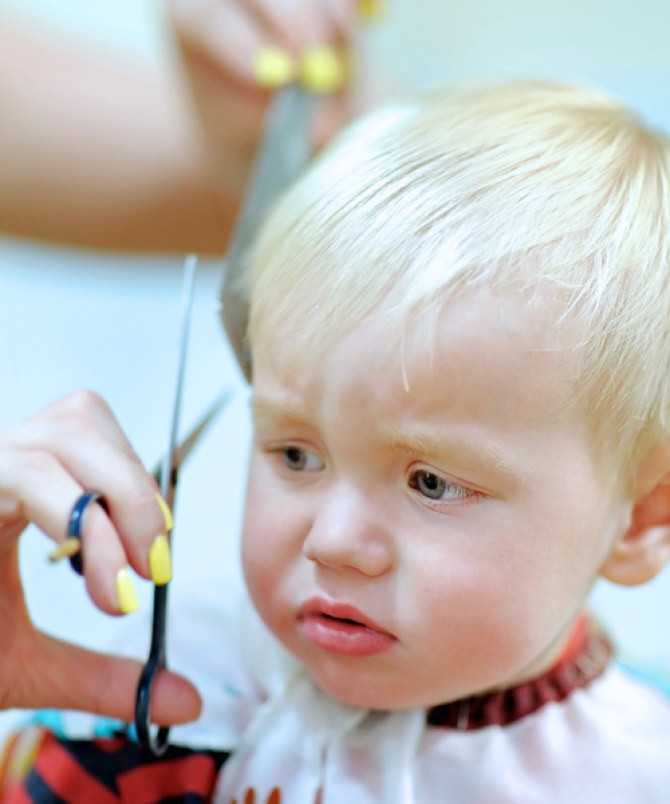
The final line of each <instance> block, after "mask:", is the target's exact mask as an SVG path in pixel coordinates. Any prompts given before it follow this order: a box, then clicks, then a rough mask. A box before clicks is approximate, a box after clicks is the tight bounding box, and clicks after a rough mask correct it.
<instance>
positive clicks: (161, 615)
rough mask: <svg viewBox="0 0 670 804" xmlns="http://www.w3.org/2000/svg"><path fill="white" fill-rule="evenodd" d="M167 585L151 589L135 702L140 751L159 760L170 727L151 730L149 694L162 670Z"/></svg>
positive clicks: (165, 745)
mask: <svg viewBox="0 0 670 804" xmlns="http://www.w3.org/2000/svg"><path fill="white" fill-rule="evenodd" d="M167 591H168V585H167V584H166V585H165V586H156V587H154V616H153V622H152V626H151V647H150V649H149V658H148V659H147V662H146V664H145V665H144V668H143V670H142V675H141V676H140V681H139V684H138V685H137V695H136V698H135V730H136V732H137V741H138V743H139V744H140V747H141V748H144V749H148V750H150V751H151V753H152V754H154V755H155V756H161V755H162V754H164V753H165V751H166V750H167V747H168V736H169V734H170V727H169V726H159V727H158V728H157V730H156V731H155V732H153V731H152V729H151V719H150V708H151V693H152V691H153V686H154V681H155V680H156V676H157V675H158V672H159V671H160V670H162V669H163V668H164V667H165V619H166V615H167Z"/></svg>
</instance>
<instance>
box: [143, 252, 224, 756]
mask: <svg viewBox="0 0 670 804" xmlns="http://www.w3.org/2000/svg"><path fill="white" fill-rule="evenodd" d="M196 264H197V259H196V258H195V256H193V255H189V256H188V257H187V258H186V262H185V263H184V272H183V280H182V292H181V308H182V309H181V316H180V318H181V331H180V341H179V352H178V360H177V377H176V382H175V391H174V399H173V405H172V416H171V420H170V432H169V437H168V448H167V450H166V452H165V454H164V456H163V460H162V462H161V463H160V464H159V465H158V466H157V467H156V469H155V470H154V478H155V479H156V481H157V482H158V483H159V485H160V489H161V494H162V495H163V499H164V500H165V501H166V502H167V504H168V507H169V508H170V510H174V502H175V493H176V489H177V478H178V472H179V468H180V467H181V465H182V463H183V462H184V461H185V460H186V458H187V457H188V456H189V454H190V452H191V451H192V449H193V447H194V446H195V445H196V444H197V443H198V442H199V440H200V438H201V437H202V435H203V433H204V432H205V430H206V429H207V428H208V427H209V425H210V424H211V423H212V422H213V421H214V419H215V418H216V416H217V415H218V414H219V413H220V411H221V410H222V409H223V408H224V406H225V405H226V404H227V402H228V400H229V399H230V396H231V394H230V392H226V391H224V392H223V393H221V394H220V395H219V396H218V397H217V398H216V399H215V400H214V402H213V403H212V404H211V405H210V406H209V408H208V409H207V410H206V411H205V413H204V415H203V416H202V417H201V418H200V420H199V421H198V422H197V423H196V425H195V426H194V427H193V429H192V430H191V432H190V433H189V434H188V435H187V436H186V438H185V439H184V440H183V441H182V442H181V443H177V432H178V428H179V418H180V412H181V401H182V391H183V387H184V376H185V371H186V356H187V352H188V336H189V329H190V320H191V314H192V309H193V290H194V284H195V269H196ZM168 586H169V584H165V585H162V586H154V600H153V615H152V624H151V644H150V648H149V657H148V659H147V661H146V664H145V665H144V668H143V670H142V674H141V676H140V680H139V683H138V686H137V694H136V698H135V730H136V732H137V741H138V743H139V744H140V746H141V747H142V748H145V749H148V750H149V751H151V753H152V754H154V755H155V756H160V755H161V754H163V753H165V751H166V749H167V747H168V735H169V732H170V729H169V727H167V726H161V727H159V728H158V730H157V732H155V733H154V732H152V729H151V724H150V719H149V709H150V705H151V692H152V689H153V684H154V681H155V679H156V676H157V674H158V672H159V671H160V670H161V669H163V668H164V667H165V666H166V657H165V650H166V619H167V602H168Z"/></svg>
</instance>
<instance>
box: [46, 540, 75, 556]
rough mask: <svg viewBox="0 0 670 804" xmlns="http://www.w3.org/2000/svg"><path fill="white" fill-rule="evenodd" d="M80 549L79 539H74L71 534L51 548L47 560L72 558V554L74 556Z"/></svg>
mask: <svg viewBox="0 0 670 804" xmlns="http://www.w3.org/2000/svg"><path fill="white" fill-rule="evenodd" d="M80 550H81V540H80V539H75V538H74V537H73V536H71V537H70V538H68V539H65V540H64V541H62V542H61V543H60V544H59V545H58V547H56V548H55V549H54V550H52V551H51V552H50V553H49V555H48V556H47V558H48V559H49V561H59V560H60V559H61V558H72V556H76V555H77V553H78V552H79V551H80Z"/></svg>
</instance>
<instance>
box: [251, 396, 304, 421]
mask: <svg viewBox="0 0 670 804" xmlns="http://www.w3.org/2000/svg"><path fill="white" fill-rule="evenodd" d="M251 414H252V416H253V419H254V421H270V422H286V421H290V422H291V423H293V424H304V425H309V424H312V420H311V419H310V418H309V417H308V416H307V415H305V412H304V410H303V409H302V408H301V407H300V406H299V405H296V404H293V403H291V402H290V401H289V400H282V401H281V402H275V401H271V400H269V399H267V398H264V397H259V396H252V397H251Z"/></svg>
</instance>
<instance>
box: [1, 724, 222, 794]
mask: <svg viewBox="0 0 670 804" xmlns="http://www.w3.org/2000/svg"><path fill="white" fill-rule="evenodd" d="M31 732H32V734H31V739H33V740H34V741H35V746H34V749H33V748H30V747H27V746H26V745H25V740H24V744H23V746H21V745H20V744H19V743H20V740H18V739H17V738H15V740H14V742H13V744H12V745H10V747H9V749H8V752H7V755H6V757H5V760H4V763H3V772H2V773H3V777H2V778H0V801H2V802H3V804H38V803H39V804H60V803H61V802H71V804H78V803H79V802H81V804H92V803H93V802H95V804H119V802H132V804H158V803H159V802H168V801H169V802H171V804H172V802H178V801H179V802H188V803H189V804H199V802H205V801H209V800H210V799H211V796H212V793H213V791H214V785H215V783H216V778H217V775H218V772H219V769H220V767H221V765H222V764H223V762H224V761H225V759H226V757H227V754H225V753H220V752H215V751H193V750H190V749H187V748H170V749H168V751H167V753H166V754H164V755H163V756H162V757H154V756H152V755H150V754H145V753H143V752H142V751H141V749H140V748H139V747H138V746H137V744H136V743H134V742H131V741H129V740H126V739H105V740H91V741H88V740H59V739H58V738H57V737H56V736H55V735H53V734H52V733H51V732H49V731H48V730H46V729H43V728H39V729H32V730H31ZM21 749H23V750H22V751H21ZM17 752H18V753H23V755H24V756H17ZM26 761H27V762H28V767H21V765H22V764H24V763H25V762H26Z"/></svg>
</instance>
